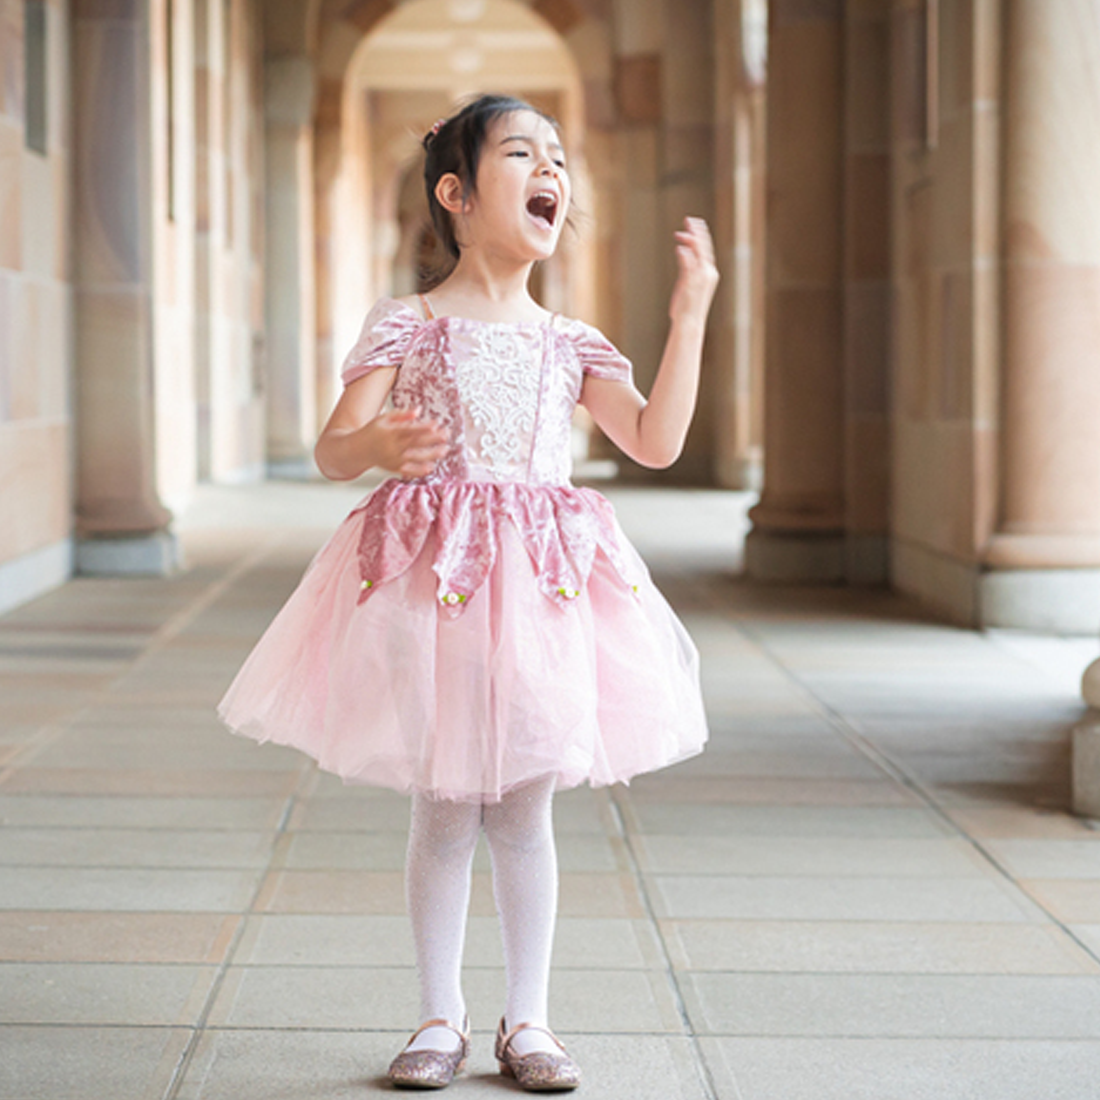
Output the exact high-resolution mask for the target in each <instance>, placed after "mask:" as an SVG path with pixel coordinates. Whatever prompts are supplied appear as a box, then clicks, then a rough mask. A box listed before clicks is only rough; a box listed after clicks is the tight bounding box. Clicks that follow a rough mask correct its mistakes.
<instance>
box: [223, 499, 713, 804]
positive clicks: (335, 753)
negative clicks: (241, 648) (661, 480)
mask: <svg viewBox="0 0 1100 1100" xmlns="http://www.w3.org/2000/svg"><path fill="white" fill-rule="evenodd" d="M601 499H602V498H601ZM363 523H364V516H363V513H362V511H361V510H357V511H356V512H353V513H352V514H351V515H350V516H349V517H348V518H347V519H346V520H345V521H344V523H343V524H342V525H341V526H340V528H338V530H337V531H336V533H335V534H334V535H333V537H332V538H331V539H330V540H329V542H328V543H327V544H326V545H325V546H324V547H323V548H322V549H321V550H320V552H319V553H318V554H317V556H316V557H315V558H314V560H313V562H312V563H311V565H310V567H309V569H308V570H307V572H306V574H305V576H304V577H303V579H302V581H301V583H300V584H299V586H298V588H297V589H296V590H295V592H294V593H293V595H292V596H291V597H290V599H289V600H288V601H287V603H286V604H285V606H284V607H283V608H282V610H281V611H280V612H279V614H278V616H277V617H276V619H275V620H274V622H273V623H272V624H271V626H270V627H269V628H268V630H267V632H266V633H265V634H264V636H263V637H262V638H261V640H260V641H259V643H258V644H257V646H256V648H255V649H254V650H253V652H252V654H251V655H250V656H249V658H248V660H247V661H246V663H245V665H244V666H243V668H242V669H241V671H240V672H239V674H238V675H237V677H236V679H235V680H234V682H233V684H232V686H231V687H230V689H229V691H228V693H227V694H226V696H225V698H224V699H223V700H222V702H221V704H220V706H219V714H220V716H221V717H222V719H223V720H224V721H225V722H226V724H227V725H228V726H229V727H230V728H231V729H233V730H234V731H236V732H238V733H240V734H243V735H245V736H247V737H251V738H254V739H256V740H257V741H272V742H275V743H277V744H281V745H291V746H294V747H295V748H298V749H300V750H302V751H303V752H306V753H308V754H309V755H310V756H312V757H313V758H314V759H315V760H316V761H317V762H318V764H319V766H320V767H321V768H322V769H324V770H326V771H329V772H333V773H335V774H336V775H339V776H341V777H342V778H343V779H344V780H345V781H347V782H350V783H369V784H377V785H380V786H384V787H390V788H393V789H395V790H399V791H405V792H409V791H418V792H421V793H425V794H428V795H430V796H433V797H438V798H447V799H457V800H471V801H497V800H499V799H500V797H501V796H502V795H503V794H505V793H506V792H507V791H509V790H510V789H512V788H514V787H517V786H520V785H522V784H524V783H527V782H529V781H531V780H533V779H536V778H542V777H544V776H547V775H553V776H555V777H556V786H557V787H558V788H559V789H561V788H567V787H573V786H576V785H578V784H580V783H583V782H586V781H587V782H589V783H591V784H592V785H594V786H601V785H606V784H610V783H615V782H619V781H622V782H625V781H628V780H629V779H630V778H631V777H633V776H635V775H639V774H641V773H643V772H648V771H653V770H654V769H657V768H660V767H663V766H665V765H668V764H672V763H674V762H676V761H678V760H682V759H684V758H686V757H688V756H691V755H694V754H695V753H697V752H699V751H700V750H701V749H702V747H703V743H704V742H705V740H706V737H707V731H706V722H705V718H704V714H703V707H702V700H701V696H700V691H699V672H698V654H697V652H696V649H695V646H694V645H693V644H692V641H691V639H690V638H689V636H688V634H687V632H686V630H685V629H684V627H683V626H682V624H681V623H680V622H679V620H678V619H677V618H676V616H675V614H674V613H673V612H672V610H671V608H670V607H669V606H668V604H667V602H666V601H665V599H664V597H663V596H662V595H661V594H660V592H659V591H658V590H657V588H656V587H655V586H654V585H653V583H652V581H651V580H650V578H649V574H648V571H647V570H646V568H645V565H644V564H643V563H642V561H641V559H640V558H639V557H638V554H637V552H636V551H635V550H634V548H633V547H632V546H631V545H630V543H629V542H628V541H627V539H626V537H625V536H624V535H623V534H622V532H621V530H619V529H618V525H617V524H615V530H616V542H617V544H618V546H617V556H618V557H619V558H620V561H619V562H618V563H617V564H618V565H619V566H620V569H619V570H617V569H616V568H615V567H614V566H613V565H612V563H611V561H610V560H609V558H608V557H607V555H606V554H605V553H603V552H602V551H597V552H596V554H595V557H594V560H593V562H592V565H591V570H590V572H589V574H588V577H587V580H586V583H585V584H584V587H583V588H582V589H580V590H579V591H578V594H577V595H576V598H572V599H570V600H568V601H567V602H565V603H562V602H560V601H558V602H555V601H554V600H552V599H549V598H547V596H546V594H544V592H543V591H540V588H539V586H538V584H536V571H535V568H534V566H533V564H532V561H531V556H530V554H529V553H528V550H527V548H526V547H525V545H524V541H523V539H522V538H521V535H520V533H519V532H518V530H517V529H516V527H515V525H514V523H512V522H511V521H508V520H505V521H503V522H501V523H500V524H499V525H498V527H497V529H496V531H495V539H496V546H495V555H494V560H493V564H492V566H491V568H490V569H489V572H488V574H487V576H486V577H485V580H484V582H483V583H482V585H481V586H480V587H479V589H478V590H477V592H476V593H474V594H473V595H472V596H471V597H470V598H469V599H468V600H467V601H466V602H465V603H464V606H462V608H461V613H460V614H454V613H453V611H454V609H453V608H452V609H448V608H446V607H442V606H441V605H440V600H439V598H438V594H437V583H438V579H439V578H438V576H437V573H436V571H435V570H434V569H433V561H434V560H435V559H436V557H437V555H438V550H439V547H438V545H436V540H437V538H438V536H437V535H436V534H435V533H434V532H429V534H428V536H427V539H426V540H425V542H424V545H423V547H422V548H421V550H420V552H419V553H418V554H417V556H416V557H415V558H414V559H413V560H412V562H411V563H410V564H409V565H408V567H407V568H405V569H404V571H403V572H402V573H401V574H400V575H399V576H396V577H394V578H392V579H390V580H388V581H387V582H386V583H384V584H380V585H378V586H377V588H375V589H374V590H372V591H371V592H370V598H369V599H366V600H364V599H362V598H361V597H362V592H363V581H362V577H361V573H360V566H359V560H358V556H357V548H358V546H359V543H360V540H361V537H362V525H363ZM624 561H625V563H626V564H627V566H628V567H629V571H630V574H631V575H632V579H633V580H634V581H635V582H636V583H634V584H627V583H624V580H623V577H622V574H621V566H622V564H623V562H624Z"/></svg>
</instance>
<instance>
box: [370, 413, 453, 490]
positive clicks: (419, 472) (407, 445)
mask: <svg viewBox="0 0 1100 1100" xmlns="http://www.w3.org/2000/svg"><path fill="white" fill-rule="evenodd" d="M420 412H421V410H420V409H419V408H415V409H395V410H394V411H393V412H385V413H380V414H379V415H378V416H376V417H375V418H374V420H373V421H372V422H371V424H370V428H371V429H372V432H373V434H374V436H375V440H376V441H377V447H378V465H379V466H381V467H382V468H383V469H384V470H390V471H392V472H393V473H395V474H399V475H400V476H401V477H404V478H414V477H427V476H428V474H430V473H431V472H432V471H433V470H434V469H435V466H436V463H437V462H438V461H439V460H440V459H441V458H442V457H443V456H444V455H445V454H446V453H447V446H448V442H447V433H446V432H445V431H444V430H443V428H442V427H441V426H440V424H439V422H438V421H436V420H421V419H420Z"/></svg>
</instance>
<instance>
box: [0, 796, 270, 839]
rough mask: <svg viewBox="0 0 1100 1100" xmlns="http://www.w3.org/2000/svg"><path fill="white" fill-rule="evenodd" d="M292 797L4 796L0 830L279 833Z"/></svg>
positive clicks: (0, 802)
mask: <svg viewBox="0 0 1100 1100" xmlns="http://www.w3.org/2000/svg"><path fill="white" fill-rule="evenodd" d="M286 807H287V799H286V798H232V799H229V798H169V797H134V798H126V797H120V796H107V797H101V798H81V797H79V796H73V795H61V794H59V795H14V796H10V797H9V796H0V825H9V826H23V827H26V828H33V827H36V826H37V827H46V826H49V827H54V826H56V827H63V826H66V825H68V826H74V827H80V828H88V827H98V828H105V829H110V828H129V829H243V830H256V829H274V828H275V827H276V826H277V825H278V823H279V821H280V820H281V818H282V816H283V814H284V812H285V810H286Z"/></svg>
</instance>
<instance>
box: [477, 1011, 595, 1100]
mask: <svg viewBox="0 0 1100 1100" xmlns="http://www.w3.org/2000/svg"><path fill="white" fill-rule="evenodd" d="M528 1028H530V1029H532V1030H534V1031H541V1032H542V1033H543V1034H544V1035H549V1036H550V1038H551V1039H552V1040H553V1041H554V1044H555V1045H556V1046H557V1047H558V1049H559V1050H560V1051H561V1053H560V1054H558V1053H557V1052H554V1053H551V1052H549V1051H544V1050H537V1051H533V1052H532V1053H531V1054H516V1053H515V1051H513V1050H512V1040H513V1039H514V1038H515V1037H516V1036H517V1035H518V1034H519V1033H520V1032H521V1031H525V1030H527V1029H528ZM496 1056H497V1063H498V1064H499V1065H500V1072H501V1073H503V1074H504V1075H505V1076H506V1077H514V1078H515V1079H516V1082H517V1084H519V1085H520V1086H521V1087H522V1088H524V1089H526V1090H527V1091H528V1092H565V1091H566V1090H567V1089H575V1088H576V1087H577V1086H578V1085H579V1084H580V1083H581V1071H580V1067H579V1066H578V1065H577V1063H576V1062H574V1061H573V1059H572V1058H570V1057H569V1055H568V1054H566V1052H565V1047H563V1046H562V1044H561V1040H560V1039H559V1038H558V1037H557V1036H556V1035H555V1034H554V1033H553V1032H552V1031H551V1030H550V1029H549V1028H548V1027H539V1026H538V1024H516V1026H515V1027H514V1028H512V1030H511V1031H506V1030H505V1023H504V1018H503V1017H501V1020H500V1027H499V1028H498V1029H497V1043H496Z"/></svg>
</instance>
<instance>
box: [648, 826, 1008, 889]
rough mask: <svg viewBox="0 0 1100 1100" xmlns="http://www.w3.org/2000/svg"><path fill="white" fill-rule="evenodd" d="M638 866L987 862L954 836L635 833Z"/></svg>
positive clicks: (955, 873) (745, 868)
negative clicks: (769, 835) (929, 838)
mask: <svg viewBox="0 0 1100 1100" xmlns="http://www.w3.org/2000/svg"><path fill="white" fill-rule="evenodd" d="M636 850H637V853H638V860H639V864H640V866H641V868H642V869H643V870H644V871H649V872H651V873H654V874H689V875H697V874H717V875H780V876H785V875H806V876H809V877H815V878H816V877H821V876H824V877H827V878H832V877H838V878H839V877H845V878H847V877H871V878H876V877H877V878H882V877H886V876H891V875H893V876H900V877H905V878H975V877H981V876H982V875H984V874H987V873H988V866H987V865H985V864H983V862H982V861H981V860H980V858H979V857H977V856H976V855H975V854H974V852H973V850H972V848H971V846H970V845H968V844H966V843H965V842H963V841H960V840H949V839H942V840H907V839H893V838H886V839H880V838H876V837H870V838H866V839H862V838H861V839H854V838H849V837H828V838H820V837H738V836H711V837H693V838H691V839H690V840H686V839H685V838H684V837H677V836H654V835H651V834H647V835H643V836H640V837H638V838H637V841H636Z"/></svg>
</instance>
